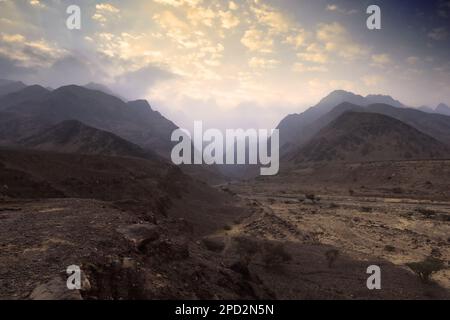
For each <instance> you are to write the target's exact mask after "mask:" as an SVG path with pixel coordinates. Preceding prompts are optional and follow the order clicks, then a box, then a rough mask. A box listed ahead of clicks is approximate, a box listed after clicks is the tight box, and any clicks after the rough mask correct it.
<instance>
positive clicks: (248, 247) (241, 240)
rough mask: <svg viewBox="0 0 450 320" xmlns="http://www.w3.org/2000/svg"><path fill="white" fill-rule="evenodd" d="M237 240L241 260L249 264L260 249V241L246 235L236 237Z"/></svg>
mask: <svg viewBox="0 0 450 320" xmlns="http://www.w3.org/2000/svg"><path fill="white" fill-rule="evenodd" d="M235 242H236V249H237V253H238V254H239V256H240V260H241V261H242V262H243V263H244V264H246V265H248V264H249V263H250V261H251V260H252V259H253V257H254V256H255V255H256V254H257V253H258V251H259V250H260V248H259V244H258V242H257V241H255V240H253V239H251V238H249V237H245V236H241V237H237V238H235Z"/></svg>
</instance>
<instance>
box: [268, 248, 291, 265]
mask: <svg viewBox="0 0 450 320" xmlns="http://www.w3.org/2000/svg"><path fill="white" fill-rule="evenodd" d="M290 260H292V256H291V254H290V253H289V252H287V251H286V248H285V246H284V244H283V243H281V242H267V243H265V245H264V255H263V261H264V264H265V265H266V266H267V267H270V268H274V267H279V266H281V265H282V264H283V263H285V262H288V261H290Z"/></svg>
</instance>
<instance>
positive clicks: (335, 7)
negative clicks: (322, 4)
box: [326, 4, 358, 14]
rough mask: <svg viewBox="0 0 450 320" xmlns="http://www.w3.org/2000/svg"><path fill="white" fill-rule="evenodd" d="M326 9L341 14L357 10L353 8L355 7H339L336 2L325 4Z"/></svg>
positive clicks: (352, 12)
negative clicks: (347, 8) (349, 8)
mask: <svg viewBox="0 0 450 320" xmlns="http://www.w3.org/2000/svg"><path fill="white" fill-rule="evenodd" d="M326 10H327V11H333V12H338V13H342V14H354V13H357V12H358V10H355V9H352V10H345V9H343V8H341V7H339V6H338V5H336V4H329V5H327V7H326Z"/></svg>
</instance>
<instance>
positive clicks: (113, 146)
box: [19, 120, 156, 159]
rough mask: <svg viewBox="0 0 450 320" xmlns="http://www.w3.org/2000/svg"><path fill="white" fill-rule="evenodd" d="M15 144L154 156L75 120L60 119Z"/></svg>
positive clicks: (60, 149) (41, 148) (101, 153)
mask: <svg viewBox="0 0 450 320" xmlns="http://www.w3.org/2000/svg"><path fill="white" fill-rule="evenodd" d="M19 144H20V145H21V146H24V147H26V148H30V149H35V150H44V151H54V152H60V153H79V154H96V155H108V156H123V157H136V158H147V159H148V158H150V157H153V158H156V155H154V154H152V153H151V152H150V151H144V150H143V149H142V148H141V147H139V146H138V145H136V144H133V143H131V142H129V141H127V140H125V139H122V138H120V137H118V136H116V135H115V134H112V133H110V132H107V131H103V130H99V129H96V128H93V127H89V126H87V125H85V124H83V123H81V122H79V121H77V120H66V121H63V122H61V123H59V124H57V125H56V126H53V127H51V128H49V129H45V130H43V131H42V132H40V133H38V134H36V135H33V136H31V137H28V138H25V139H23V140H21V141H19Z"/></svg>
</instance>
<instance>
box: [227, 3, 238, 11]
mask: <svg viewBox="0 0 450 320" xmlns="http://www.w3.org/2000/svg"><path fill="white" fill-rule="evenodd" d="M228 8H229V9H230V10H237V9H239V6H238V5H237V4H236V2H234V1H230V2H229V3H228Z"/></svg>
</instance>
